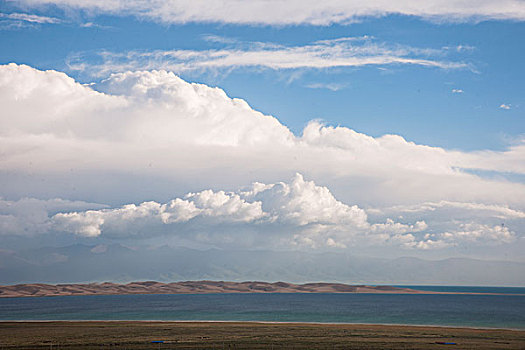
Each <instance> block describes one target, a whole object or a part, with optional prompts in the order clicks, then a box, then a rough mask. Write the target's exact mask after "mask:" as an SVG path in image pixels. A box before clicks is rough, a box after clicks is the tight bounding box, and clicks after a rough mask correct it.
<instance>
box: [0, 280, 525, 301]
mask: <svg viewBox="0 0 525 350" xmlns="http://www.w3.org/2000/svg"><path fill="white" fill-rule="evenodd" d="M217 293H373V294H468V295H520V296H523V295H524V294H500V293H472V292H435V291H425V290H416V289H410V288H407V287H395V286H369V285H349V284H343V283H305V284H293V283H286V282H274V283H270V282H259V281H249V282H225V281H185V282H172V283H162V282H156V281H146V282H131V283H127V284H117V283H110V282H105V283H87V284H81V283H78V284H76V283H71V284H44V283H31V284H17V285H5V286H1V285H0V298H2V297H3V298H15V297H45V296H64V295H127V294H217Z"/></svg>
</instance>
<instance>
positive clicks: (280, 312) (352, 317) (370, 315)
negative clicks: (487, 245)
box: [0, 293, 525, 329]
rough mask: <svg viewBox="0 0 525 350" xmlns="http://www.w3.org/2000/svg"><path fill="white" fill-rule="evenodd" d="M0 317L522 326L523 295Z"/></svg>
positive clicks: (333, 299) (180, 304)
mask: <svg viewBox="0 0 525 350" xmlns="http://www.w3.org/2000/svg"><path fill="white" fill-rule="evenodd" d="M0 320H166V321H170V320H209V321H272V322H334V323H382V324H418V325H441V326H470V327H496V328H499V327H501V328H518V329H525V296H519V295H408V294H404V295H403V294H397V295H396V294H296V293H294V294H172V295H158V294H155V295H96V296H60V297H44V298H32V297H30V298H0Z"/></svg>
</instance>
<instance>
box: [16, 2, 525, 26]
mask: <svg viewBox="0 0 525 350" xmlns="http://www.w3.org/2000/svg"><path fill="white" fill-rule="evenodd" d="M21 3H22V4H23V5H24V6H40V5H43V4H46V5H57V6H59V7H62V8H65V9H67V10H69V11H70V10H71V9H82V10H86V11H87V12H88V13H91V14H92V13H110V14H116V15H135V16H138V17H142V18H148V19H152V20H155V21H160V22H164V23H187V22H219V23H235V24H267V25H298V24H311V25H329V24H332V23H343V24H344V23H349V22H352V21H355V20H358V19H360V18H362V17H367V16H372V17H379V16H385V15H389V14H401V15H408V16H417V17H422V18H425V19H430V20H436V21H468V20H490V19H498V20H523V19H525V5H524V4H523V2H522V1H520V0H501V1H498V2H495V1H490V0H482V1H479V0H463V1H459V0H452V1H451V0H430V1H417V0H410V1H388V0H373V1H347V0H326V1H322V2H319V1H312V0H287V1H273V0H252V1H239V0H224V1H220V2H210V1H206V0H171V1H159V0H146V1H144V0H127V1H120V0H98V1H97V0H92V1H86V0H23V1H21Z"/></svg>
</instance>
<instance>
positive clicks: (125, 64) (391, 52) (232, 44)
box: [68, 36, 471, 76]
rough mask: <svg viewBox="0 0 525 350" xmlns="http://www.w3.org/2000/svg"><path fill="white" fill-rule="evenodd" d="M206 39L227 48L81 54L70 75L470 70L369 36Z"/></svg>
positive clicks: (72, 60) (439, 54)
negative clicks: (298, 41)
mask: <svg viewBox="0 0 525 350" xmlns="http://www.w3.org/2000/svg"><path fill="white" fill-rule="evenodd" d="M205 40H208V41H213V42H216V43H220V44H224V48H222V49H207V50H155V51H139V50H132V51H127V52H111V51H100V52H95V53H79V54H76V55H72V56H70V57H69V58H68V65H69V67H70V69H72V70H76V71H83V72H86V73H88V74H90V75H93V76H107V75H109V74H111V73H115V72H124V71H128V70H137V69H146V70H153V69H164V70H168V71H173V72H176V73H181V72H187V71H199V70H200V71H204V70H231V69H237V68H264V69H271V70H292V69H328V68H336V67H362V66H387V65H396V64H400V65H416V66H421V67H430V68H439V69H470V68H471V66H470V65H469V64H468V63H464V62H456V61H448V60H446V59H443V56H444V55H446V50H442V49H432V48H416V47H410V46H406V45H392V44H386V43H382V42H377V41H376V40H375V39H374V38H371V37H367V36H363V37H344V38H336V39H331V40H321V41H316V42H313V43H310V44H306V45H296V46H286V45H281V44H275V43H268V42H239V41H236V40H233V39H232V40H229V39H228V38H222V37H217V36H208V37H206V38H205Z"/></svg>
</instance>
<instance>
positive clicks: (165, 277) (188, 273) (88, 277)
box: [0, 244, 525, 286]
mask: <svg viewBox="0 0 525 350" xmlns="http://www.w3.org/2000/svg"><path fill="white" fill-rule="evenodd" d="M524 272H525V263H520V262H507V261H483V260H474V259H466V258H451V259H444V260H434V261H432V260H423V259H419V258H412V257H406V258H397V259H386V258H370V257H357V256H353V255H350V254H347V253H337V252H325V253H312V252H301V251H283V252H272V251H227V250H218V249H211V250H196V249H188V248H171V247H167V246H164V247H159V248H155V249H139V250H133V249H130V248H127V247H123V246H121V245H118V244H114V245H98V246H89V245H81V244H77V245H71V246H66V247H58V248H55V247H48V248H39V249H31V250H25V251H19V252H12V251H5V250H0V284H4V285H5V284H20V283H51V284H56V283H90V282H103V281H112V282H115V283H128V282H132V281H148V280H154V281H159V282H173V281H202V280H213V281H234V282H242V281H254V280H256V281H266V282H274V281H287V282H290V283H307V282H311V281H324V282H330V283H345V284H351V285H431V284H441V285H463V286H475V285H479V286H525V273H524Z"/></svg>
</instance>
